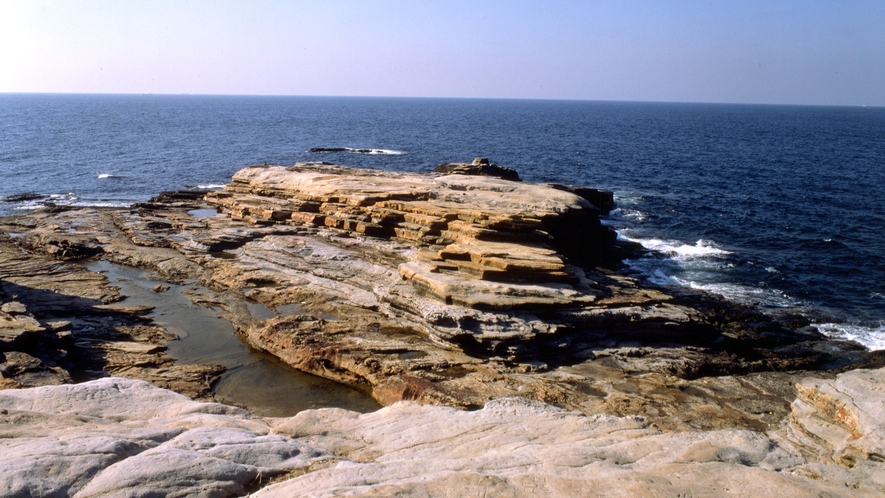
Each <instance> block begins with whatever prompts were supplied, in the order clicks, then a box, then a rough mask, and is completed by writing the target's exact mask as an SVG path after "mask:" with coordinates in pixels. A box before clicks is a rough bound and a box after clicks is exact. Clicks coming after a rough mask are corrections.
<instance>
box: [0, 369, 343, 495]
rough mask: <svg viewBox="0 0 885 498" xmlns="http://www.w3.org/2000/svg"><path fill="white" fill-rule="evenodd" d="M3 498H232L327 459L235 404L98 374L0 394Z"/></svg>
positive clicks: (324, 455)
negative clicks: (97, 377)
mask: <svg viewBox="0 0 885 498" xmlns="http://www.w3.org/2000/svg"><path fill="white" fill-rule="evenodd" d="M0 406H2V407H3V412H2V414H0V435H2V440H0V489H3V490H4V496H10V497H17V496H78V497H88V496H119V495H126V496H238V495H242V494H244V492H245V491H246V489H247V488H248V487H249V486H252V485H254V483H255V481H256V480H257V479H258V478H259V476H261V478H264V479H266V478H269V477H273V476H275V475H279V474H284V473H287V472H291V471H293V470H296V469H303V468H307V467H308V466H309V465H311V464H312V463H314V462H316V461H321V460H323V459H328V458H330V455H328V454H326V453H323V452H321V451H317V450H315V449H313V448H310V447H307V446H306V445H304V444H301V443H299V442H297V441H295V440H292V439H290V438H288V437H285V436H281V435H275V434H271V433H270V431H269V427H268V424H267V423H266V422H264V421H263V420H260V419H256V418H254V417H252V416H251V415H249V414H248V413H247V412H245V411H243V410H240V409H238V408H232V407H227V406H224V405H219V404H215V403H198V402H194V401H191V400H189V399H187V398H185V397H184V396H181V395H178V394H175V393H172V392H171V391H166V390H162V389H158V388H156V387H153V386H151V385H150V384H148V383H146V382H143V381H135V380H128V379H119V378H108V379H102V380H97V381H93V382H89V383H86V384H79V385H72V386H57V387H56V386H53V387H45V388H35V389H32V390H18V391H3V392H0Z"/></svg>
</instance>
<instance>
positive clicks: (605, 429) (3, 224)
mask: <svg viewBox="0 0 885 498" xmlns="http://www.w3.org/2000/svg"><path fill="white" fill-rule="evenodd" d="M612 206H613V202H612V196H611V194H610V193H607V192H602V191H598V190H594V189H589V188H584V187H574V186H564V185H553V184H531V183H526V182H521V181H519V177H518V175H517V174H516V172H514V171H513V170H511V169H509V168H504V167H500V166H496V165H491V164H489V163H488V161H483V160H477V161H474V162H473V163H472V164H446V165H441V166H440V168H439V169H438V172H436V173H428V174H418V173H401V172H389V171H374V170H360V169H352V168H347V167H343V166H336V165H331V164H326V163H299V164H296V165H294V166H291V167H281V166H253V167H249V168H246V169H243V170H241V171H239V172H238V173H237V174H236V175H234V177H233V179H232V181H231V182H230V183H229V184H228V185H227V186H226V187H225V188H224V189H223V190H221V191H213V192H203V191H183V192H169V193H165V194H162V195H160V196H158V197H156V198H154V199H152V200H151V201H149V202H146V203H141V204H137V205H134V206H132V207H131V208H127V209H99V208H84V209H61V208H56V209H47V210H43V211H39V212H35V213H31V214H27V215H21V216H14V217H7V218H2V219H0V302H2V308H0V374H2V377H0V388H5V389H6V390H4V391H0V431H2V432H3V435H4V439H3V440H2V442H0V489H6V490H11V491H10V492H9V493H8V494H9V495H10V496H75V495H76V496H111V495H114V496H116V495H119V494H123V493H129V494H127V496H140V495H141V494H145V495H146V494H148V493H150V492H154V491H156V492H158V493H160V494H167V495H176V496H179V495H206V496H237V495H242V494H245V493H249V492H256V491H257V496H297V495H310V496H337V495H341V494H350V495H373V496H374V495H390V494H397V493H405V494H419V495H438V494H445V493H451V492H452V490H458V491H457V494H459V495H460V494H471V493H481V492H484V493H486V494H494V495H504V496H511V495H512V496H536V495H550V496H597V495H598V496H622V495H634V494H640V495H641V494H643V493H645V494H649V493H651V494H655V493H656V494H663V495H676V494H679V493H688V494H701V495H708V494H712V495H720V494H721V495H740V496H743V495H774V494H777V495H783V496H808V495H818V494H826V495H834V496H835V495H847V496H877V495H880V494H881V493H883V492H885V439H883V437H885V429H883V425H882V424H883V422H882V418H881V414H882V413H885V390H883V387H882V386H883V384H882V382H883V380H885V370H883V369H881V367H882V366H883V363H885V362H883V360H885V356H883V355H882V354H881V353H880V352H869V351H867V350H866V349H864V348H863V347H861V346H860V345H858V344H854V343H850V342H838V341H833V340H830V339H828V338H826V337H824V336H823V335H821V334H820V333H818V332H817V330H816V329H815V328H813V327H811V326H809V324H810V322H809V321H808V319H807V318H804V317H801V316H792V315H789V314H784V315H782V316H778V317H771V316H767V315H764V314H762V313H760V312H759V311H758V310H754V309H750V308H746V307H742V306H738V305H735V304H730V303H727V302H723V301H722V300H720V299H717V298H715V297H713V296H709V295H705V294H701V293H696V292H692V291H686V290H674V289H662V288H651V287H648V286H643V285H641V284H640V283H639V282H637V281H636V280H635V279H633V278H631V277H629V276H626V275H624V274H622V273H621V272H619V268H618V262H619V261H620V260H621V259H622V258H623V257H624V256H626V255H628V254H630V252H631V251H636V250H637V248H636V247H630V246H628V245H624V244H623V243H621V242H619V241H618V240H616V237H615V234H614V233H613V232H612V231H611V230H610V229H608V228H607V227H605V226H604V225H603V224H602V223H601V222H600V217H601V216H602V215H604V214H605V213H606V212H608V211H609V210H610V209H611V208H612ZM101 264H115V265H125V266H126V267H133V268H139V269H142V270H144V271H146V272H148V273H149V274H150V275H151V276H152V277H151V278H152V279H154V280H158V281H162V282H165V283H164V284H158V285H156V287H155V288H154V291H155V292H156V293H157V295H158V296H159V298H160V300H161V301H162V296H163V293H164V292H166V291H167V290H168V288H169V287H168V286H170V285H181V284H188V285H190V286H191V290H190V291H189V292H188V293H187V297H188V298H189V299H190V301H191V302H192V303H193V304H195V305H198V306H201V307H203V308H208V309H212V310H215V311H216V312H217V313H219V314H220V315H222V316H223V317H225V318H226V319H227V320H229V321H230V323H231V324H232V325H233V330H234V331H235V333H236V335H237V336H238V337H240V338H241V339H242V340H243V341H245V342H247V343H248V344H249V345H251V347H253V348H255V349H257V350H260V351H264V352H267V353H270V354H272V355H273V356H275V357H277V358H279V359H280V360H281V361H282V362H284V363H286V364H288V365H290V366H291V367H293V368H295V369H297V370H300V371H302V372H307V373H310V374H313V375H316V376H320V377H323V378H326V379H330V380H334V381H336V382H338V383H341V384H345V385H348V386H350V387H353V388H355V389H357V390H359V391H361V392H363V393H365V394H366V395H368V396H371V397H372V398H374V400H376V401H377V402H378V403H380V404H381V405H384V406H385V408H383V409H381V410H379V411H376V412H373V413H365V414H359V413H357V412H352V411H347V410H342V409H339V408H326V409H319V410H307V411H303V412H301V413H299V414H297V415H295V416H294V417H281V418H280V417H278V418H273V417H270V418H269V417H258V416H255V415H253V414H250V413H249V412H247V411H245V410H243V409H242V408H236V407H232V406H229V405H225V404H220V403H218V401H227V400H224V399H223V398H220V397H219V396H218V394H217V393H216V392H215V390H214V386H215V383H216V381H217V379H218V378H219V376H220V375H221V374H222V371H223V367H220V366H219V365H214V364H195V363H190V364H184V363H181V362H176V361H175V360H174V358H171V357H170V356H169V355H167V354H166V351H167V345H168V344H169V341H171V340H174V339H175V338H176V336H175V335H174V334H172V333H170V331H169V330H168V329H167V328H164V327H163V326H161V325H160V324H158V323H157V322H156V321H154V320H153V319H152V318H151V316H153V315H152V312H154V311H155V310H154V309H153V308H152V307H149V306H144V305H132V304H128V303H127V301H126V299H125V297H126V296H124V295H123V294H122V293H121V292H120V288H119V287H118V285H115V284H119V282H114V281H111V280H109V279H108V278H107V276H106V274H104V273H102V271H103V270H102V269H101V266H100V265H101ZM97 265H99V266H97ZM256 306H260V307H261V309H264V310H266V312H265V313H256V311H255V310H256ZM145 381H147V382H145ZM41 386H42V387H41ZM172 391H175V392H172ZM195 400H196V401H195ZM259 490H260V491H259Z"/></svg>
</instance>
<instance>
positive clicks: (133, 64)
mask: <svg viewBox="0 0 885 498" xmlns="http://www.w3.org/2000/svg"><path fill="white" fill-rule="evenodd" d="M0 92H77V93H174V94H179V93H191V94H260V95H367V96H421V97H499V98H542V99H589V100H634V101H676V102H747V103H772V104H827V105H879V106H882V105H885V1H880V0H876V1H860V0H844V1H830V2H823V1H813V0H809V1H777V0H770V1H754V0H746V1H738V0H735V1H724V0H723V1H693V0H684V1H675V0H673V1H629V0H622V1H591V0H585V1H555V0H545V1H518V0H514V1H483V0H472V1H460V0H451V1H449V0H437V1H434V2H420V1H405V0H403V1H400V0H383V1H380V0H379V1H370V0H365V1H357V0H350V1H348V0H323V1H312V2H308V1H295V0H293V1H273V0H253V1H249V2H246V1H242V2H233V1H219V0H213V1H184V0H179V1H166V0H157V1H147V0H145V1H135V0H133V1H94V0H80V1H39V0H32V1H24V0H22V1H17V0H0Z"/></svg>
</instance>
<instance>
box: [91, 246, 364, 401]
mask: <svg viewBox="0 0 885 498" xmlns="http://www.w3.org/2000/svg"><path fill="white" fill-rule="evenodd" d="M88 268H89V269H90V270H92V271H96V272H102V273H104V274H105V276H107V278H108V280H109V281H110V282H111V284H112V285H115V286H117V287H119V288H120V293H121V294H123V295H124V296H126V299H125V300H124V301H122V303H121V304H126V305H133V306H135V305H143V306H153V307H154V311H153V312H151V313H150V314H149V315H148V316H149V317H150V318H151V319H153V321H154V323H156V324H157V325H159V326H162V327H164V328H166V330H168V331H169V332H170V333H172V334H175V335H177V336H178V339H177V340H174V341H170V342H169V343H168V345H167V346H168V349H167V350H166V354H167V355H168V356H169V357H171V358H174V359H175V360H176V362H177V363H179V364H204V365H223V366H224V367H225V368H226V369H227V370H226V371H225V372H224V374H222V376H221V379H220V380H219V381H218V382H216V384H215V386H213V391H214V392H215V394H216V395H218V397H219V398H222V399H224V400H227V401H229V402H230V403H233V404H235V405H239V406H243V407H245V408H247V409H248V410H249V411H251V412H252V413H255V414H256V415H261V416H267V417H288V416H292V415H294V414H296V413H298V412H300V411H302V410H309V409H312V408H327V407H337V408H344V409H347V410H353V411H358V412H362V413H366V412H370V411H374V410H377V409H379V408H381V406H380V405H379V404H378V403H377V402H375V400H374V399H372V398H371V397H370V396H367V395H366V394H364V393H362V392H360V391H357V390H355V389H351V388H350V387H347V386H344V385H342V384H338V383H337V382H332V381H330V380H327V379H323V378H321V377H317V376H314V375H310V374H306V373H303V372H299V371H298V370H295V369H294V368H292V367H289V366H288V365H285V364H284V363H282V362H281V361H280V360H278V359H277V358H276V357H274V356H273V355H269V354H267V353H262V352H260V351H256V350H254V349H252V348H251V347H249V346H248V345H247V344H246V343H244V342H243V341H241V340H240V339H239V338H237V337H236V336H235V335H234V331H233V326H231V324H230V322H229V321H228V320H226V319H224V318H222V317H220V316H218V313H217V311H215V310H212V309H208V308H204V307H202V306H197V305H195V304H194V303H192V302H191V301H190V299H188V297H187V296H186V295H185V294H184V291H185V290H187V289H188V288H194V286H184V285H175V284H170V283H167V282H160V281H158V280H150V279H148V278H147V277H146V276H145V272H144V271H143V270H140V269H137V268H130V267H126V266H120V265H116V264H113V263H108V262H106V261H98V262H94V263H90V264H89V265H88ZM157 284H163V285H166V286H168V287H169V290H167V291H165V292H161V293H157V292H154V291H153V290H152V289H153V288H154V287H155V286H156V285H157ZM201 290H202V289H201ZM249 307H250V312H252V313H253V316H254V315H255V314H258V315H266V314H267V313H268V312H269V313H271V314H272V312H271V311H270V310H267V308H264V306H263V305H261V304H257V303H254V304H250V305H249ZM259 307H261V308H264V309H265V310H267V311H266V312H262V311H260V308H259ZM256 318H257V317H256Z"/></svg>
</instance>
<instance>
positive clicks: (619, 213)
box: [609, 208, 648, 223]
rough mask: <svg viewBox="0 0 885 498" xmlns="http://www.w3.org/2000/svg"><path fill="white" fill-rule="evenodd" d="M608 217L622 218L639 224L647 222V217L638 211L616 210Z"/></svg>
mask: <svg viewBox="0 0 885 498" xmlns="http://www.w3.org/2000/svg"><path fill="white" fill-rule="evenodd" d="M609 216H610V217H613V218H623V219H625V220H630V221H638V222H640V223H642V222H643V221H646V220H648V215H647V214H646V213H644V212H642V211H640V210H638V209H628V208H617V209H614V210H612V212H611V213H609Z"/></svg>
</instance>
